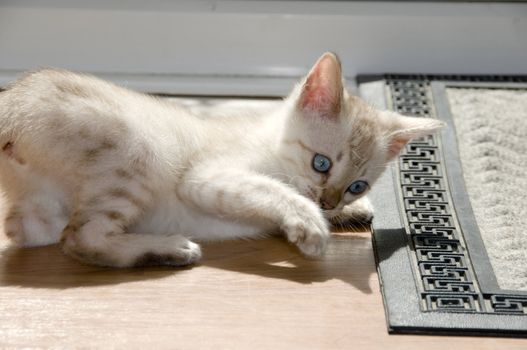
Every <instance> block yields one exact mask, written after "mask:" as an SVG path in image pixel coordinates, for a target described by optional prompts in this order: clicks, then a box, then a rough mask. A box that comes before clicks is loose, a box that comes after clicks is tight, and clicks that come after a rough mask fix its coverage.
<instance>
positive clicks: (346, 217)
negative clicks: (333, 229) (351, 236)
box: [331, 197, 373, 226]
mask: <svg viewBox="0 0 527 350" xmlns="http://www.w3.org/2000/svg"><path fill="white" fill-rule="evenodd" d="M372 219H373V206H372V204H371V202H370V200H369V199H368V197H363V198H361V199H359V200H357V201H355V202H353V203H351V204H350V205H347V206H345V207H344V208H343V209H342V212H341V213H340V214H338V215H337V216H335V217H333V218H331V223H332V224H333V225H337V226H349V225H353V224H355V223H359V224H369V223H371V221H372Z"/></svg>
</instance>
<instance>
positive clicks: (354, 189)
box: [348, 180, 369, 194]
mask: <svg viewBox="0 0 527 350" xmlns="http://www.w3.org/2000/svg"><path fill="white" fill-rule="evenodd" d="M368 187H369V185H368V183H367V182H366V181H362V180H357V181H355V182H354V183H352V184H351V185H350V187H348V192H349V193H351V194H361V193H362V192H364V191H366V189H367V188H368Z"/></svg>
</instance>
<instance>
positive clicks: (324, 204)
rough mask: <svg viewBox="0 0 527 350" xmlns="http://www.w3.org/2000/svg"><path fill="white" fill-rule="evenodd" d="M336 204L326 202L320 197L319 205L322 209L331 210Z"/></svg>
mask: <svg viewBox="0 0 527 350" xmlns="http://www.w3.org/2000/svg"><path fill="white" fill-rule="evenodd" d="M336 206H337V205H336V204H332V203H328V202H326V201H325V200H323V199H321V200H320V207H321V208H322V209H324V210H331V209H335V207H336Z"/></svg>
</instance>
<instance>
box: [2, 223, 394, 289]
mask: <svg viewBox="0 0 527 350" xmlns="http://www.w3.org/2000/svg"><path fill="white" fill-rule="evenodd" d="M398 248H399V247H394V251H395V250H396V249H398ZM203 253H204V259H203V261H202V262H201V263H199V264H198V265H197V266H195V267H186V268H171V267H158V268H136V269H112V268H100V267H93V266H87V265H83V264H81V263H79V262H77V261H75V260H73V259H71V258H69V257H67V256H65V255H64V254H62V252H61V251H60V249H59V247H58V246H57V245H52V246H47V247H38V248H15V247H12V248H11V247H10V248H3V249H2V250H1V251H0V286H20V287H28V288H55V289H66V288H76V287H93V286H101V285H116V284H121V283H129V282H137V281H143V280H152V279H161V278H165V277H169V276H173V275H174V274H177V273H181V272H183V271H186V270H189V269H192V268H196V269H200V268H202V267H212V268H216V269H222V270H227V271H234V272H238V273H245V274H251V275H257V276H261V277H264V278H275V279H284V280H289V281H293V282H296V283H301V284H311V283H320V282H325V281H328V280H333V279H337V280H341V281H343V282H345V283H347V284H349V285H352V286H354V287H355V288H357V289H359V290H360V291H361V292H363V293H368V294H369V293H371V292H372V288H371V285H370V283H376V282H372V278H371V276H372V275H373V274H375V273H376V269H375V263H374V257H373V251H372V246H371V237H370V236H369V235H366V234H364V233H361V234H356V233H355V234H354V233H342V232H341V233H339V232H337V233H335V234H334V235H333V237H332V239H331V241H330V244H329V246H328V251H327V253H326V255H325V256H324V257H323V258H322V259H307V258H305V257H303V256H301V255H300V254H299V253H298V250H297V249H296V247H294V246H293V245H291V244H288V243H287V242H286V240H285V239H284V238H282V237H270V238H268V239H264V240H251V241H242V240H240V241H228V242H218V243H213V244H212V243H211V244H204V245H203Z"/></svg>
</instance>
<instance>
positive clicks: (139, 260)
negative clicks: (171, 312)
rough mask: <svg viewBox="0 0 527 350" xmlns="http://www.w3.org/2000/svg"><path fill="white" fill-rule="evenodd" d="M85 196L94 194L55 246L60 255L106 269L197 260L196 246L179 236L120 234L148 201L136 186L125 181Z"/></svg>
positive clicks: (148, 195)
mask: <svg viewBox="0 0 527 350" xmlns="http://www.w3.org/2000/svg"><path fill="white" fill-rule="evenodd" d="M123 181H124V180H123ZM86 192H87V193H98V195H92V196H86V199H85V200H82V201H81V204H80V205H79V208H78V209H77V211H76V212H75V213H74V215H73V217H72V219H71V221H70V223H69V224H68V226H67V227H66V228H65V229H64V232H63V234H62V240H61V242H62V247H63V250H64V252H65V253H66V254H68V255H70V256H72V257H74V258H76V259H78V260H81V261H83V262H86V263H89V264H94V265H99V266H112V267H131V266H151V265H172V266H182V265H188V264H191V263H193V262H195V261H196V260H198V259H199V258H200V257H201V251H200V248H199V246H198V245H197V244H195V243H193V242H191V241H189V240H188V239H187V238H185V237H183V236H181V235H164V236H162V235H150V234H136V233H126V231H125V228H126V227H127V226H129V225H130V224H131V223H132V222H134V221H135V220H136V219H137V218H138V217H139V215H140V214H141V213H142V212H143V211H145V210H146V209H147V208H148V207H149V206H150V204H151V201H152V198H153V196H152V194H151V193H150V192H149V191H148V190H147V188H146V187H145V186H144V185H142V184H141V183H140V182H137V181H134V180H132V179H128V180H127V182H126V186H125V187H114V188H107V189H103V188H98V189H93V188H89V190H87V191H86Z"/></svg>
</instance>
